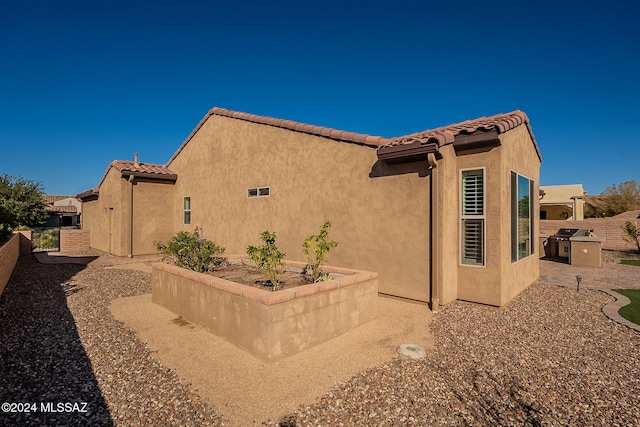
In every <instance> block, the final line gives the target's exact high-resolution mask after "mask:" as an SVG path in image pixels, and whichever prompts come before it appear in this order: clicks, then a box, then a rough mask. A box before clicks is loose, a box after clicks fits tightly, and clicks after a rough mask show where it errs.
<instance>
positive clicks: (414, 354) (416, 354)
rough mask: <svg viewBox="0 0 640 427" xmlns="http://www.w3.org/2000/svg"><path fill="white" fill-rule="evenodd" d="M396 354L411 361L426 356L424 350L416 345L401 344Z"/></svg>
mask: <svg viewBox="0 0 640 427" xmlns="http://www.w3.org/2000/svg"><path fill="white" fill-rule="evenodd" d="M397 350H398V353H400V354H402V355H404V356H409V357H410V358H412V359H422V358H423V357H425V356H426V355H427V353H425V351H424V349H423V348H422V347H420V346H419V345H416V344H402V345H400V346H399V347H398V349H397Z"/></svg>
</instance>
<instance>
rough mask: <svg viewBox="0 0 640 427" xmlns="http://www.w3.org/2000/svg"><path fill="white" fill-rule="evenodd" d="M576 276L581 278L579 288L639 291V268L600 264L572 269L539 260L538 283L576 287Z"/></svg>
mask: <svg viewBox="0 0 640 427" xmlns="http://www.w3.org/2000/svg"><path fill="white" fill-rule="evenodd" d="M576 276H580V277H582V281H581V282H580V288H588V289H640V267H636V266H633V265H623V264H615V263H612V262H609V263H602V268H594V267H574V266H572V265H569V264H565V263H562V262H557V261H551V260H545V259H541V260H540V281H541V282H544V283H548V284H551V285H558V286H566V287H576V284H577V281H576Z"/></svg>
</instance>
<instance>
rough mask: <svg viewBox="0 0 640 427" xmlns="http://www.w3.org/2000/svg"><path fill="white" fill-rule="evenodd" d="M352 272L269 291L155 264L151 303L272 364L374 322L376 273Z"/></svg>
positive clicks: (376, 293) (376, 289)
mask: <svg viewBox="0 0 640 427" xmlns="http://www.w3.org/2000/svg"><path fill="white" fill-rule="evenodd" d="M328 269H329V270H331V267H328ZM353 273H355V274H353V275H350V276H345V277H341V278H338V279H337V280H329V281H326V282H321V283H318V284H309V285H302V286H299V287H296V288H290V289H286V290H281V291H278V292H271V291H266V290H262V289H258V288H255V287H252V286H248V285H242V284H239V283H234V282H230V281H228V280H225V279H219V278H216V277H213V276H210V275H207V274H203V273H196V272H193V271H190V270H186V269H182V268H179V267H176V266H174V265H167V264H162V263H156V264H154V265H153V271H152V301H153V302H154V303H156V304H159V305H161V306H163V307H165V308H167V309H169V310H171V311H173V312H174V313H176V314H179V315H180V316H182V317H184V318H185V319H187V320H189V321H190V322H193V323H197V324H199V325H202V326H204V327H206V328H207V329H208V330H209V331H211V332H213V333H215V334H216V335H219V336H221V337H224V338H226V339H227V340H229V341H231V342H233V343H234V344H235V345H237V346H238V347H241V348H244V349H246V350H248V351H250V352H251V353H253V354H254V355H256V356H258V357H260V358H262V359H263V360H266V361H275V360H278V359H281V358H283V357H286V356H289V355H292V354H295V353H297V352H299V351H302V350H305V349H307V348H309V347H312V346H314V345H316V344H319V343H321V342H324V341H327V340H329V339H331V338H334V337H336V336H338V335H341V334H343V333H345V332H347V331H349V330H351V329H354V328H356V327H357V326H359V325H361V324H363V323H366V322H369V321H371V320H374V319H375V318H376V316H377V312H378V286H377V279H376V277H375V276H376V275H375V273H372V272H365V271H354V272H353ZM338 282H342V283H340V284H339V283H338ZM325 288H326V289H325ZM263 298H264V299H265V300H263Z"/></svg>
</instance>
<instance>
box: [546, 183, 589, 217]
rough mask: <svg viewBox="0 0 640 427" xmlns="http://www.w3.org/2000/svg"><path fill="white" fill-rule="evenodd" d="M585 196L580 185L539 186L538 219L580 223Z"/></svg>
mask: <svg viewBox="0 0 640 427" xmlns="http://www.w3.org/2000/svg"><path fill="white" fill-rule="evenodd" d="M585 195H586V192H585V191H584V189H583V188H582V184H571V185H541V186H540V219H564V220H569V221H582V220H583V219H584V198H585Z"/></svg>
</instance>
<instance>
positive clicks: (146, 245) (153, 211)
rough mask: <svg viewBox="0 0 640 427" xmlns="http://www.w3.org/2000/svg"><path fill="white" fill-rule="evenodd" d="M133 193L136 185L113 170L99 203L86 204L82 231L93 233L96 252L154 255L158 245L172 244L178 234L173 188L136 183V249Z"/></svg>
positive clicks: (105, 181)
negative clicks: (174, 215) (170, 242)
mask: <svg viewBox="0 0 640 427" xmlns="http://www.w3.org/2000/svg"><path fill="white" fill-rule="evenodd" d="M131 191H132V183H131V182H130V181H129V180H127V179H125V178H123V177H122V175H121V173H120V172H118V171H117V170H116V169H114V168H111V169H109V171H108V172H107V175H106V177H105V179H104V181H103V182H102V183H101V185H100V195H99V197H98V199H97V200H92V201H89V202H84V203H83V221H82V229H83V230H89V232H90V241H91V247H92V248H95V249H99V250H102V251H105V252H108V253H111V254H113V255H117V256H128V255H134V256H135V255H144V254H152V253H156V249H155V245H154V244H153V242H154V241H165V240H168V239H169V238H170V237H171V236H172V235H173V234H174V233H175V231H174V221H173V209H172V207H171V205H170V204H171V203H172V201H173V199H174V198H173V191H174V190H173V185H172V184H166V183H157V182H154V183H150V182H144V181H139V180H138V179H135V180H134V185H133V205H134V212H133V221H134V226H133V248H132V246H131ZM132 249H133V252H132Z"/></svg>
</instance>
